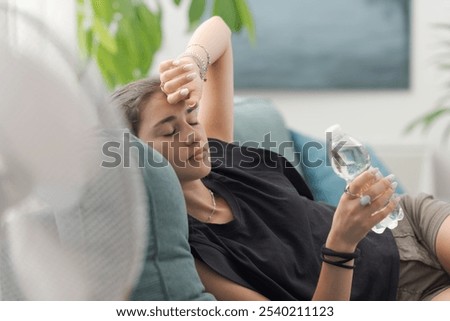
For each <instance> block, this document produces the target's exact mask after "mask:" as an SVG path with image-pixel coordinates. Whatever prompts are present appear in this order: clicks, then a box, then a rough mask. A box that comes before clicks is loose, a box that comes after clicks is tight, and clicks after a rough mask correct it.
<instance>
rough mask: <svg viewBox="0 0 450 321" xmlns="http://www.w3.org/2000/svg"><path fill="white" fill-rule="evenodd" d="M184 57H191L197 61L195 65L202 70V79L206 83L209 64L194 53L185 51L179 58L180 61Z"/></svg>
mask: <svg viewBox="0 0 450 321" xmlns="http://www.w3.org/2000/svg"><path fill="white" fill-rule="evenodd" d="M183 57H189V58H192V59H193V60H194V61H195V64H196V65H197V66H198V69H200V79H202V80H203V81H206V73H207V71H208V64H207V62H205V60H204V59H203V58H202V57H200V55H198V54H197V53H195V52H192V51H185V52H184V53H182V54H181V55H180V56H178V59H180V58H183Z"/></svg>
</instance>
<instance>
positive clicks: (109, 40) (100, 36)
mask: <svg viewBox="0 0 450 321" xmlns="http://www.w3.org/2000/svg"><path fill="white" fill-rule="evenodd" d="M92 29H93V31H94V34H95V36H96V39H97V40H98V42H99V43H101V44H102V45H103V47H104V48H105V49H106V50H108V51H109V52H111V53H116V52H117V41H116V39H115V38H114V37H113V36H112V35H111V33H110V32H109V30H108V28H107V27H106V26H105V24H104V23H103V21H102V20H101V19H100V18H99V17H97V16H95V17H94V25H93V26H92Z"/></svg>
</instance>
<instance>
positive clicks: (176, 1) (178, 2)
mask: <svg viewBox="0 0 450 321" xmlns="http://www.w3.org/2000/svg"><path fill="white" fill-rule="evenodd" d="M173 3H175V5H176V6H179V5H180V3H181V0H173Z"/></svg>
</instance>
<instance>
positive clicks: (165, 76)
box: [159, 57, 203, 107]
mask: <svg viewBox="0 0 450 321" xmlns="http://www.w3.org/2000/svg"><path fill="white" fill-rule="evenodd" d="M159 73H160V79H161V90H163V92H164V93H165V94H166V95H167V102H168V103H169V104H177V103H178V102H180V101H182V100H185V101H186V105H187V106H188V107H193V106H195V105H196V104H197V103H198V102H199V101H200V98H201V96H202V90H203V80H202V79H200V71H199V67H198V66H197V65H196V63H195V61H194V60H193V59H192V58H190V57H183V58H180V59H177V60H167V61H164V62H162V63H161V64H160V66H159Z"/></svg>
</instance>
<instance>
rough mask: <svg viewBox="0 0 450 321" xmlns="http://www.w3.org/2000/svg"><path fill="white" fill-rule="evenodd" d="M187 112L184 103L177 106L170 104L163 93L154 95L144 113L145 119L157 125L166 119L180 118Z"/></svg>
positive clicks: (146, 105)
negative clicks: (170, 117)
mask: <svg viewBox="0 0 450 321" xmlns="http://www.w3.org/2000/svg"><path fill="white" fill-rule="evenodd" d="M185 112H186V106H185V103H184V101H181V102H179V103H177V104H174V105H172V104H169V103H168V102H167V97H166V95H164V94H163V93H161V94H157V95H154V96H153V97H151V98H150V99H149V100H148V101H147V103H146V104H145V108H144V110H143V112H142V114H143V116H144V118H147V119H148V120H149V121H151V123H153V124H157V123H158V122H159V121H161V120H162V119H164V118H167V117H169V116H176V117H177V116H179V115H182V114H183V113H185Z"/></svg>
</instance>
